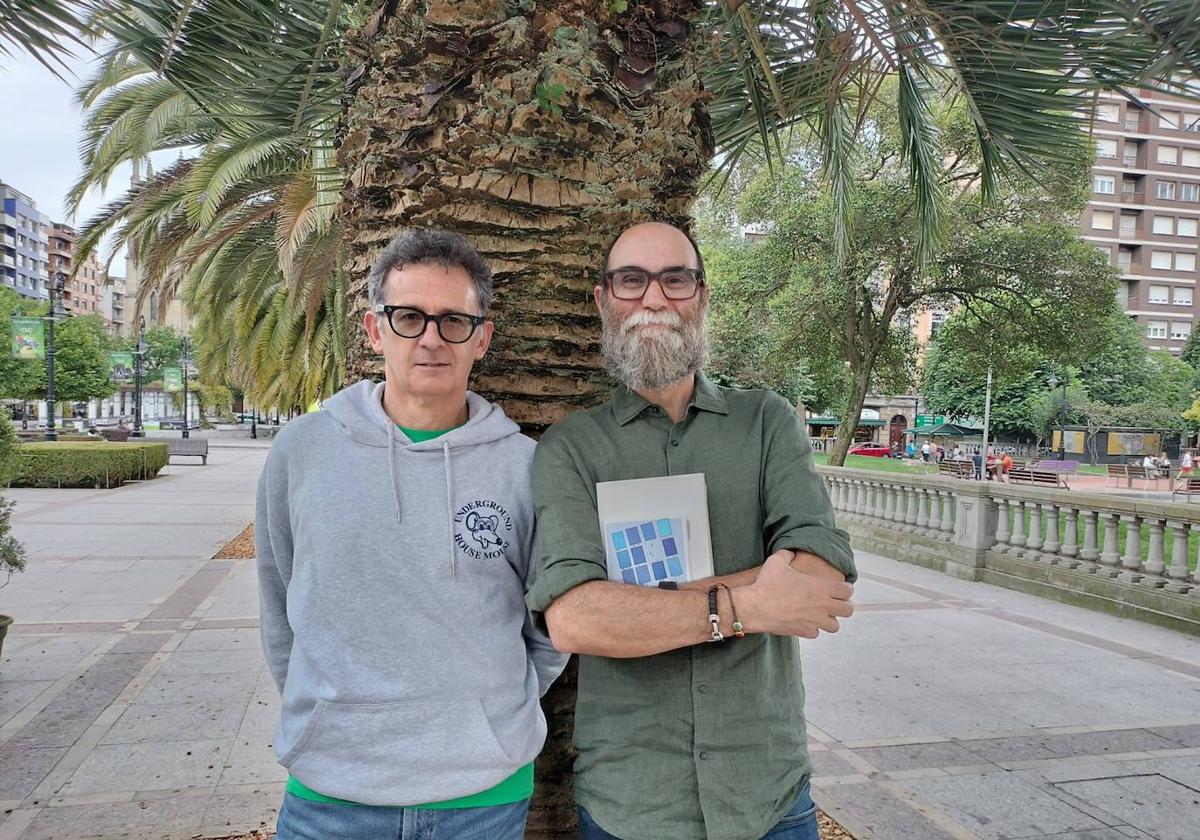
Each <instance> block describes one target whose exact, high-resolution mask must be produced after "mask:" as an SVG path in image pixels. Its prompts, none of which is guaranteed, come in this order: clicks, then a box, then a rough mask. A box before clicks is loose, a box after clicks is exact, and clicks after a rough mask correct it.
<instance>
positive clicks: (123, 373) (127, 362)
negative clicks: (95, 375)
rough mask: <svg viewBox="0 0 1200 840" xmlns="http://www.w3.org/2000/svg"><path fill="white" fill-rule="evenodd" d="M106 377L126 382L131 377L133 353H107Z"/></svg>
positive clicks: (114, 380)
mask: <svg viewBox="0 0 1200 840" xmlns="http://www.w3.org/2000/svg"><path fill="white" fill-rule="evenodd" d="M108 378H109V379H111V380H112V381H113V382H128V381H129V380H131V379H133V354H132V353H109V354H108Z"/></svg>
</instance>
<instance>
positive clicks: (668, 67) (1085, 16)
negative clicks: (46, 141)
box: [105, 0, 1200, 837]
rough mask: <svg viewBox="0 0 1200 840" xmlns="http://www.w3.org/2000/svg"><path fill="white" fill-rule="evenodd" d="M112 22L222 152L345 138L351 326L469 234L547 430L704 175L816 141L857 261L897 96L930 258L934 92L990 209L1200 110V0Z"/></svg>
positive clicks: (202, 9) (574, 398) (161, 10)
mask: <svg viewBox="0 0 1200 840" xmlns="http://www.w3.org/2000/svg"><path fill="white" fill-rule="evenodd" d="M105 11H106V17H105V29H106V31H107V32H108V33H109V34H110V35H111V36H112V37H113V38H114V39H115V41H116V42H117V43H118V44H120V45H121V47H122V48H123V49H127V50H128V51H129V52H130V53H131V54H133V55H136V56H137V57H138V59H139V60H140V61H141V62H142V64H143V65H144V66H146V67H151V68H155V69H156V71H157V73H158V74H159V75H161V76H162V77H163V78H165V79H168V80H170V81H171V82H172V83H173V84H175V85H176V86H177V87H178V89H179V90H181V91H183V92H184V93H185V95H186V96H187V97H188V99H189V100H190V101H192V102H194V103H196V104H197V105H198V106H200V108H201V109H202V110H203V111H204V113H205V114H206V115H208V116H211V117H212V118H213V119H214V120H216V121H218V122H219V123H220V124H221V126H222V130H227V129H230V128H233V127H249V126H256V127H258V128H260V129H261V130H263V131H269V130H273V129H274V130H278V129H285V130H287V131H289V132H290V133H291V136H293V137H299V138H303V140H302V143H303V144H304V145H305V146H308V147H311V148H316V149H322V150H328V149H329V148H330V147H331V146H332V145H333V144H334V143H335V142H336V144H337V145H338V148H339V154H338V162H339V163H340V165H341V178H342V179H343V180H342V181H341V182H340V184H341V187H342V189H341V207H340V211H339V214H338V216H339V219H340V220H341V224H342V225H343V227H344V233H345V243H346V248H347V259H346V262H345V268H346V271H347V275H348V292H349V301H348V303H347V311H348V314H349V316H350V319H351V321H356V320H357V319H358V317H359V316H360V315H361V313H362V311H363V309H364V307H365V306H366V299H365V294H364V285H365V277H366V273H367V269H368V266H369V263H370V257H371V254H372V252H373V251H374V250H375V249H376V248H377V247H378V246H379V244H381V243H382V242H384V241H385V240H386V239H387V238H388V237H390V236H391V235H392V234H393V233H394V232H395V231H397V230H398V229H399V228H401V227H404V226H407V225H431V224H438V225H442V226H445V227H449V228H451V229H454V230H458V231H461V232H463V233H466V234H468V235H469V236H471V238H472V239H473V240H474V241H475V242H477V243H478V244H479V246H480V247H481V248H482V250H483V251H484V252H485V254H486V255H487V256H488V257H489V258H490V260H491V261H492V263H493V265H494V267H495V269H496V277H497V281H498V294H497V305H496V309H495V317H496V319H497V322H498V328H499V329H498V334H499V335H500V336H501V338H500V339H499V340H498V341H496V343H495V345H494V348H495V349H494V352H493V353H492V354H491V356H490V359H489V360H488V361H487V363H486V364H484V365H483V366H482V367H481V368H480V369H479V371H478V374H477V377H476V387H477V388H478V389H479V390H481V391H482V392H484V393H485V394H486V395H488V396H490V397H493V398H496V399H499V400H500V401H501V402H503V403H504V404H505V406H506V408H507V409H508V410H509V412H510V413H511V414H512V415H513V416H514V417H515V418H517V419H518V420H520V421H521V422H522V423H523V424H524V425H525V426H526V427H527V428H530V429H533V430H537V429H540V428H543V427H544V426H545V425H547V424H548V423H550V422H553V421H554V420H556V419H558V418H559V417H561V416H563V415H564V414H566V413H568V412H570V411H572V410H574V409H575V408H577V407H581V406H584V405H589V404H592V403H594V402H596V401H598V400H600V399H601V398H602V397H603V395H604V392H605V387H604V380H603V377H602V375H601V373H600V370H601V363H600V357H599V352H598V342H597V323H596V319H595V316H594V314H593V313H592V309H591V306H590V304H589V302H588V292H589V290H590V288H591V286H592V284H593V282H594V278H595V275H596V269H597V267H598V265H599V262H600V258H601V254H602V249H603V247H604V245H605V244H606V242H607V240H608V239H609V238H610V237H611V236H612V235H613V234H614V233H615V232H616V231H618V230H619V229H620V228H622V227H623V226H625V225H627V224H628V223H630V222H632V221H635V220H638V219H645V218H658V219H667V220H672V221H676V222H680V223H685V222H686V220H687V217H688V213H689V209H690V206H691V203H692V200H693V199H694V197H695V195H696V193H697V190H698V189H699V187H700V184H701V183H702V178H703V177H704V176H705V175H706V174H707V175H709V176H710V177H715V178H720V177H722V176H723V175H724V174H725V173H727V172H729V171H730V170H731V167H732V166H733V165H734V164H735V163H736V161H737V159H738V158H739V156H741V155H746V154H757V155H761V156H764V157H766V158H768V159H771V157H772V156H773V155H776V154H777V153H778V149H779V148H780V147H781V146H782V143H781V142H780V141H779V140H777V138H780V137H781V136H782V135H784V134H785V133H786V132H787V131H789V130H793V129H795V130H802V131H811V132H812V133H813V134H814V136H815V137H817V138H818V140H819V142H820V144H821V148H822V159H823V163H824V167H825V178H826V180H827V182H828V185H829V189H830V191H831V194H832V196H833V198H834V201H835V202H836V205H837V206H838V207H839V208H840V210H841V212H840V214H839V216H838V218H839V223H838V224H839V227H838V233H837V236H836V237H835V242H836V243H837V244H836V248H837V250H838V253H839V254H844V252H845V250H846V242H847V236H846V232H845V225H846V219H847V217H848V208H849V207H850V202H851V189H852V188H851V181H850V177H849V171H850V168H851V167H850V161H851V159H852V157H853V155H854V137H855V133H856V131H857V130H858V129H859V127H860V125H861V122H862V120H863V116H864V114H865V113H866V111H867V109H868V107H869V106H870V105H871V104H872V103H873V102H874V100H875V98H876V94H877V92H878V90H879V89H880V85H881V84H882V83H883V82H884V81H885V80H886V79H888V78H897V79H898V84H899V95H898V97H897V106H896V107H897V111H898V119H899V121H900V124H901V126H902V136H903V146H904V154H905V156H906V159H907V163H908V166H909V172H910V176H911V179H912V182H913V184H914V187H915V191H916V195H917V208H918V212H919V216H920V220H921V226H920V232H921V233H920V236H921V248H920V253H921V254H922V258H923V259H925V260H928V259H929V258H930V256H931V255H932V254H933V253H935V251H936V249H937V247H938V245H939V242H938V234H939V230H940V227H941V220H942V208H943V202H944V201H945V196H944V195H943V193H942V190H941V189H940V187H939V186H938V185H939V176H940V172H941V168H942V161H943V160H944V151H945V150H943V149H942V148H941V145H940V142H939V137H938V135H937V131H936V130H935V127H934V124H933V120H932V118H931V116H930V108H929V100H930V97H931V96H932V95H933V94H932V93H931V91H934V90H937V91H950V92H951V95H953V96H954V97H956V98H959V99H961V100H962V101H963V102H964V104H965V106H966V109H967V111H968V113H969V115H970V118H971V119H972V121H973V123H974V125H975V128H976V133H977V142H978V144H979V146H980V148H981V150H982V161H983V163H982V167H981V172H980V174H979V179H980V186H981V193H982V195H983V196H984V197H985V198H987V197H989V196H990V195H991V194H992V193H993V192H994V191H995V187H996V184H997V183H998V182H999V180H1000V179H1001V178H1002V177H1004V176H1005V175H1006V174H1009V173H1013V172H1016V171H1021V172H1025V173H1029V174H1033V175H1036V174H1037V173H1038V172H1039V171H1040V170H1041V168H1042V167H1043V166H1045V165H1046V164H1047V163H1051V162H1054V161H1058V160H1061V159H1063V158H1065V157H1067V156H1069V155H1070V153H1071V148H1072V147H1073V145H1074V144H1073V137H1074V133H1075V132H1076V131H1078V130H1079V129H1080V128H1081V127H1082V126H1083V125H1084V118H1083V117H1081V116H1080V115H1079V114H1078V113H1077V110H1081V109H1086V107H1087V105H1088V102H1089V100H1088V97H1089V96H1090V95H1092V94H1093V93H1094V92H1095V91H1097V90H1099V89H1102V88H1112V89H1118V90H1129V91H1131V92H1132V91H1135V90H1136V89H1138V88H1152V89H1154V90H1158V91H1163V92H1167V93H1175V94H1183V95H1187V94H1188V89H1187V88H1186V87H1185V85H1184V84H1183V82H1182V81H1180V78H1182V77H1185V76H1186V77H1190V78H1192V79H1195V78H1196V77H1197V75H1200V74H1197V72H1196V71H1197V69H1198V68H1200V46H1198V45H1200V38H1198V37H1197V35H1198V34H1200V0H1141V2H1128V0H1003V2H1001V0H958V2H943V0H924V2H920V3H900V2H895V0H790V2H789V1H788V0H758V2H753V0H712V1H711V2H702V1H701V0H643V1H641V2H639V1H638V0H570V2H568V0H487V2H484V0H386V2H384V1H383V0H380V2H378V3H362V4H346V3H343V2H339V0H331V1H330V2H316V0H292V2H289V3H287V4H274V3H264V2H254V0H210V2H205V3H193V2H190V0H138V2H136V3H122V4H115V3H114V4H112V5H111V6H109V7H106V10H105ZM343 47H344V50H343ZM1173 74H1179V75H1178V76H1176V75H1173ZM1164 80H1165V81H1164ZM939 95H940V94H939ZM777 144H779V145H777ZM714 155H717V157H716V158H715V159H714ZM317 170H318V171H324V170H323V168H322V167H317ZM335 177H336V176H335ZM326 183H327V182H326ZM148 200H149V199H148ZM245 276H246V277H247V278H251V277H253V276H254V275H253V274H247V275H245ZM246 282H253V281H251V280H247V281H246ZM346 351H347V357H346V364H347V374H348V377H349V378H351V379H353V378H358V377H360V376H363V375H366V374H370V373H377V372H378V369H377V367H376V362H375V361H374V360H373V358H372V356H371V355H370V354H369V353H368V352H367V350H366V348H365V347H364V345H363V344H362V341H361V339H357V338H356V339H354V340H351V341H350V342H349V346H348V347H347V350H346ZM834 460H835V461H836V457H835V459H834ZM569 691H570V686H569V685H568V686H567V688H566V691H565V692H563V691H560V692H558V693H556V694H554V695H553V696H551V697H550V698H548V699H547V703H548V705H549V706H550V707H551V709H552V711H555V712H561V713H562V714H556V715H554V721H553V723H552V735H553V736H555V737H558V738H559V740H558V741H556V742H554V743H552V746H551V747H550V748H548V749H547V750H546V752H545V753H544V754H543V758H542V768H541V769H542V772H543V780H545V779H546V777H547V775H549V776H557V777H558V778H559V779H560V780H561V778H562V776H563V775H565V773H566V769H567V765H568V763H569V752H568V750H569V747H568V746H564V745H563V741H562V737H563V736H564V734H565V732H566V731H567V730H568V729H569V719H568V718H567V717H566V714H567V712H568V711H569V709H570V707H571V702H570V696H569ZM540 792H541V793H540V795H541V796H542V797H543V803H546V801H547V799H546V797H548V799H549V804H548V805H546V807H545V809H544V810H542V811H538V812H536V813H535V815H534V818H533V821H532V822H531V833H532V834H533V836H538V837H552V836H564V835H565V834H566V833H568V832H569V831H570V827H569V826H570V821H571V815H570V814H571V812H570V808H569V804H568V803H569V797H564V795H563V791H562V788H561V786H560V787H557V788H555V787H550V786H547V785H545V784H543V785H542V786H541V788H540ZM564 800H565V801H564Z"/></svg>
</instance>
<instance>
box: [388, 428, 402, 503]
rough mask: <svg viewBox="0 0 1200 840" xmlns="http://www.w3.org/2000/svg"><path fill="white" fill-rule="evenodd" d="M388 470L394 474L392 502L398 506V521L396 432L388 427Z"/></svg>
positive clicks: (398, 491) (398, 495)
mask: <svg viewBox="0 0 1200 840" xmlns="http://www.w3.org/2000/svg"><path fill="white" fill-rule="evenodd" d="M388 470H389V472H390V474H391V476H392V504H394V505H395V506H396V521H397V522H399V521H400V485H399V480H398V478H397V476H396V432H395V431H394V430H392V429H388Z"/></svg>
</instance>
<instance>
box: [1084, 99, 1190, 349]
mask: <svg viewBox="0 0 1200 840" xmlns="http://www.w3.org/2000/svg"><path fill="white" fill-rule="evenodd" d="M1141 93H1142V94H1143V96H1142V97H1141V98H1142V101H1143V102H1144V104H1145V106H1146V107H1142V106H1141V105H1138V104H1135V103H1132V102H1129V101H1128V100H1126V99H1125V98H1124V97H1122V96H1118V95H1115V94H1113V95H1107V96H1102V97H1101V98H1100V101H1099V103H1098V105H1097V107H1096V115H1095V124H1094V138H1095V143H1096V163H1095V165H1094V167H1093V169H1092V195H1091V199H1090V200H1089V202H1088V205H1087V208H1086V209H1085V211H1084V213H1083V217H1082V218H1081V219H1080V227H1081V232H1082V235H1083V237H1084V238H1085V239H1087V240H1088V241H1089V242H1091V243H1093V244H1094V245H1095V246H1096V247H1097V248H1099V249H1100V250H1101V251H1102V252H1104V253H1105V254H1106V255H1107V256H1108V258H1109V259H1110V260H1111V261H1112V264H1113V265H1114V266H1116V267H1117V270H1118V271H1119V272H1120V275H1121V283H1120V286H1119V288H1118V298H1119V300H1120V302H1121V305H1122V306H1123V307H1124V309H1125V311H1126V313H1128V315H1129V317H1131V318H1133V319H1134V320H1135V321H1136V322H1137V324H1138V327H1139V329H1140V330H1141V332H1142V336H1143V338H1144V340H1145V342H1146V345H1147V346H1148V347H1150V348H1151V349H1155V350H1157V349H1166V350H1170V351H1172V352H1174V353H1178V352H1179V351H1180V350H1181V349H1182V347H1183V342H1184V341H1185V340H1186V339H1187V337H1188V335H1189V334H1190V333H1191V331H1192V329H1193V325H1194V324H1195V323H1196V320H1197V308H1196V306H1197V300H1196V280H1197V278H1198V277H1200V274H1198V273H1197V259H1198V257H1200V238H1198V235H1200V104H1196V103H1187V102H1183V101H1182V100H1176V99H1172V98H1168V97H1163V96H1158V95H1155V94H1153V93H1150V92H1148V91H1142V92H1141Z"/></svg>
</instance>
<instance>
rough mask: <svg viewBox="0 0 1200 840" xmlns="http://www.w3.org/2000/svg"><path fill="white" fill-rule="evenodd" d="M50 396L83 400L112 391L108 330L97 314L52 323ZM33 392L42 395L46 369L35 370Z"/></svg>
mask: <svg viewBox="0 0 1200 840" xmlns="http://www.w3.org/2000/svg"><path fill="white" fill-rule="evenodd" d="M54 339H55V340H54V344H55V347H56V349H57V352H56V353H55V358H54V396H55V398H56V399H58V400H61V401H62V402H86V401H87V400H94V399H99V398H100V397H106V396H108V395H109V394H111V393H112V392H113V385H112V382H110V381H109V378H108V346H109V344H108V331H107V330H106V329H105V328H104V320H103V319H102V318H101V317H100V316H99V315H84V316H77V317H74V318H66V319H64V320H62V321H59V322H58V323H57V324H56V325H55V330H54ZM39 374H40V375H39V378H38V384H37V389H36V394H37V396H38V398H41V399H45V397H46V368H45V366H44V365H43V366H42V367H41V368H40V371H39Z"/></svg>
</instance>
